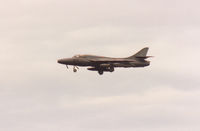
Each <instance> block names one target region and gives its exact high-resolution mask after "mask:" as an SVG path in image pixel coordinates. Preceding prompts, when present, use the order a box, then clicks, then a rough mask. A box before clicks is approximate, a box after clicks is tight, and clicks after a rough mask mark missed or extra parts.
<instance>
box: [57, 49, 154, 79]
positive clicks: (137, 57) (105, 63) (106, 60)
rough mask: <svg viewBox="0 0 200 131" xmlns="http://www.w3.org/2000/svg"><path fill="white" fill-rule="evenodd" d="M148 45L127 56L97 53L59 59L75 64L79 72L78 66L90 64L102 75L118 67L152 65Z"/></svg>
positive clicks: (91, 69) (64, 62)
mask: <svg viewBox="0 0 200 131" xmlns="http://www.w3.org/2000/svg"><path fill="white" fill-rule="evenodd" d="M148 49H149V48H148V47H145V48H143V49H141V50H140V51H139V52H137V53H136V54H134V55H132V56H130V57H126V58H111V57H104V56H95V55H75V56H73V57H72V58H64V59H59V60H58V63H60V64H64V65H66V67H67V68H68V65H73V66H74V67H73V71H74V72H77V70H78V69H79V68H78V66H89V68H87V69H88V70H90V71H98V73H99V74H100V75H102V74H103V73H104V72H113V71H114V68H116V67H125V68H128V67H145V66H149V65H150V61H147V60H146V59H147V58H149V57H152V56H146V55H147V52H148Z"/></svg>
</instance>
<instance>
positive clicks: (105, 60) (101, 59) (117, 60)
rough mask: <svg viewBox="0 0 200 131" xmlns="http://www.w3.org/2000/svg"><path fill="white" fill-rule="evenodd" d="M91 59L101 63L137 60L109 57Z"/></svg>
mask: <svg viewBox="0 0 200 131" xmlns="http://www.w3.org/2000/svg"><path fill="white" fill-rule="evenodd" d="M90 61H91V62H94V63H99V64H104V63H127V62H135V60H131V59H108V58H99V59H91V60H90Z"/></svg>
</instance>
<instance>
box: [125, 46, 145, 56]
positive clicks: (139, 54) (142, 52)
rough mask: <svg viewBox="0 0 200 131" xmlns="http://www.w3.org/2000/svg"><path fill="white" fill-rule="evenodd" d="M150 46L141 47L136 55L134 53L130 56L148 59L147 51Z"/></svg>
mask: <svg viewBox="0 0 200 131" xmlns="http://www.w3.org/2000/svg"><path fill="white" fill-rule="evenodd" d="M148 50H149V48H148V47H145V48H143V49H141V50H140V51H138V52H137V53H136V54H135V55H132V56H130V57H128V58H130V59H132V58H142V59H146V58H148V56H146V55H147V52H148Z"/></svg>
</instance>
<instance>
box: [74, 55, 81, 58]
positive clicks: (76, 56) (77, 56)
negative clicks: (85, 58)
mask: <svg viewBox="0 0 200 131" xmlns="http://www.w3.org/2000/svg"><path fill="white" fill-rule="evenodd" d="M80 56H81V55H75V56H73V58H79V57H80Z"/></svg>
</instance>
